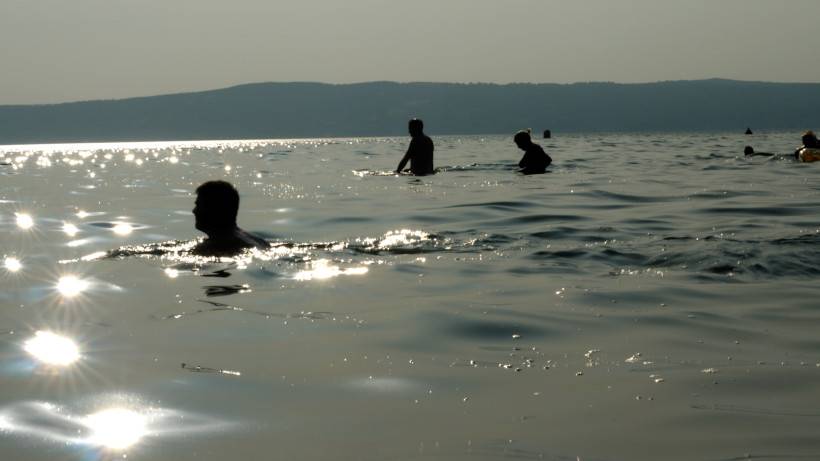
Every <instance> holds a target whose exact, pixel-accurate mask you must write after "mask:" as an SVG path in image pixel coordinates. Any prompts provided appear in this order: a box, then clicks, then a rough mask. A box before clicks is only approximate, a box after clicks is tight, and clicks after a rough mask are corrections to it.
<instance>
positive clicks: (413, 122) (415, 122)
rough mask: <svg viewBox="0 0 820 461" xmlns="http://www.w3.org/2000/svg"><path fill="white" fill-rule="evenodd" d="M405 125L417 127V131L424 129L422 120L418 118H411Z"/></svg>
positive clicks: (411, 127) (412, 127)
mask: <svg viewBox="0 0 820 461" xmlns="http://www.w3.org/2000/svg"><path fill="white" fill-rule="evenodd" d="M407 127H408V128H410V129H418V130H419V131H422V130H424V122H422V121H421V119H420V118H411V119H410V121H409V122H407Z"/></svg>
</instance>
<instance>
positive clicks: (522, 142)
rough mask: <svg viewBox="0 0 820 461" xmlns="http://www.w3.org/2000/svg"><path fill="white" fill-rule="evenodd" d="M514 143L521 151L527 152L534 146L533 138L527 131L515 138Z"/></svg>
mask: <svg viewBox="0 0 820 461" xmlns="http://www.w3.org/2000/svg"><path fill="white" fill-rule="evenodd" d="M513 141H514V142H515V145H516V146H518V148H519V149H522V150H526V149H527V147H529V146H530V145H531V144H532V137H530V132H529V131H527V130H521V131H519V132H518V133H516V134H515V136H513Z"/></svg>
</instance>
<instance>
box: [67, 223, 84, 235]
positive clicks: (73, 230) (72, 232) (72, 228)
mask: <svg viewBox="0 0 820 461" xmlns="http://www.w3.org/2000/svg"><path fill="white" fill-rule="evenodd" d="M79 231H80V229H78V228H77V226H75V225H74V224H72V223H70V222H64V223H63V232H65V234H66V235H68V236H69V237H74V236H75V235H77V232H79Z"/></svg>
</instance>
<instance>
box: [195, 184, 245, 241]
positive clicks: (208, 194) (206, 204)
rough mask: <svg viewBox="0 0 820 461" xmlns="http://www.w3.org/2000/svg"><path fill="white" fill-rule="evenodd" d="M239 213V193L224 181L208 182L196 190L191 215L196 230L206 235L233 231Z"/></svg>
mask: <svg viewBox="0 0 820 461" xmlns="http://www.w3.org/2000/svg"><path fill="white" fill-rule="evenodd" d="M238 212H239V192H237V191H236V189H235V188H234V187H233V185H231V183H229V182H226V181H208V182H206V183H203V184H202V185H201V186H199V187H197V188H196V205H195V206H194V209H193V213H194V218H196V224H195V226H196V228H197V229H198V230H201V231H202V232H205V233H206V234H211V233H219V232H221V231H233V230H234V229H235V228H236V215H237V213H238Z"/></svg>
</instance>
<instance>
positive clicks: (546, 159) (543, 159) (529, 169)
mask: <svg viewBox="0 0 820 461" xmlns="http://www.w3.org/2000/svg"><path fill="white" fill-rule="evenodd" d="M513 141H515V145H516V146H518V148H519V149H521V150H523V151H524V156H523V157H522V158H521V161H520V162H518V166H519V167H520V168H521V170H519V171H520V172H521V173H524V174H538V173H544V172H545V171H546V169H547V167H548V166H549V165H550V163H552V158H550V156H549V155H547V153H546V152H544V149H542V148H541V146H539V145H538V144H535V143H534V142H532V138H531V137H530V132H529V131H523V130H522V131H519V132H518V133H516V134H515V136H514V137H513Z"/></svg>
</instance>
